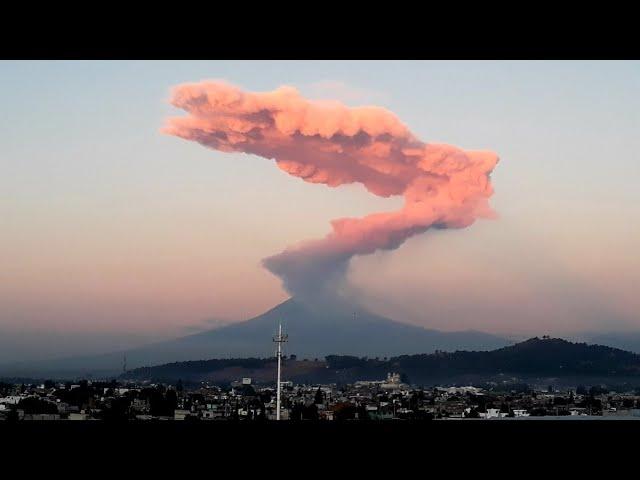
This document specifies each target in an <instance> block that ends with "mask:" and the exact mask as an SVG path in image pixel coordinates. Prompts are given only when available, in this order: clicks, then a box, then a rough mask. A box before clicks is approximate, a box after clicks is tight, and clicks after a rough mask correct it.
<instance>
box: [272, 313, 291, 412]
mask: <svg viewBox="0 0 640 480" xmlns="http://www.w3.org/2000/svg"><path fill="white" fill-rule="evenodd" d="M288 338H289V335H283V334H282V323H279V324H278V335H276V336H275V337H273V341H274V342H276V343H277V344H278V348H277V350H276V356H277V357H278V387H277V396H276V420H280V394H281V390H282V385H281V383H282V382H281V381H280V370H281V363H282V344H283V343H284V342H286V341H287V339H288Z"/></svg>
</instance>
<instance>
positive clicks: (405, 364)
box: [123, 337, 640, 385]
mask: <svg viewBox="0 0 640 480" xmlns="http://www.w3.org/2000/svg"><path fill="white" fill-rule="evenodd" d="M284 372H285V377H286V378H287V379H288V380H292V381H294V382H304V383H333V382H336V383H342V382H352V381H355V380H382V379H383V378H384V377H385V375H386V374H387V373H388V372H398V373H400V374H402V375H403V376H404V377H405V378H407V379H410V381H411V382H413V383H423V384H428V383H438V382H447V383H452V382H455V381H456V380H459V381H462V382H468V381H474V380H475V381H489V380H500V381H505V380H506V381H522V380H530V379H545V381H548V382H553V381H554V380H557V379H568V378H570V379H572V380H573V381H574V382H580V381H588V380H589V379H591V380H592V381H602V380H603V379H605V380H607V381H610V380H614V381H619V382H623V381H624V382H629V381H630V382H632V383H634V384H635V385H640V355H638V354H635V353H631V352H626V351H623V350H619V349H615V348H611V347H605V346H601V345H587V344H586V343H572V342H568V341H566V340H561V339H553V338H537V337H536V338H532V339H530V340H527V341H524V342H521V343H518V344H516V345H512V346H508V347H503V348H499V349H496V350H492V351H485V352H482V351H457V352H437V353H432V354H419V355H400V356H396V357H392V358H389V359H379V358H377V359H375V358H374V359H372V358H359V357H357V356H346V355H330V356H328V357H327V358H326V360H323V361H300V360H293V359H287V360H286V361H285V364H284ZM241 377H251V378H253V379H254V381H257V382H268V383H273V379H274V378H275V360H274V358H263V359H259V358H243V359H216V360H206V361H192V362H178V363H172V364H166V365H160V366H156V367H146V368H140V369H135V370H133V371H131V372H128V373H127V374H126V375H124V376H123V378H129V379H137V380H156V381H166V382H176V381H177V380H178V379H181V380H183V381H191V382H199V381H205V380H206V381H212V382H217V383H227V382H230V381H232V380H238V379H239V378H241Z"/></svg>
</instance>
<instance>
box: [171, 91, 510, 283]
mask: <svg viewBox="0 0 640 480" xmlns="http://www.w3.org/2000/svg"><path fill="white" fill-rule="evenodd" d="M171 103H172V104H173V105H174V106H176V107H178V108H180V109H183V110H184V111H186V112H187V115H186V116H183V117H173V118H170V119H168V121H167V124H166V125H165V127H164V128H163V132H164V133H167V134H170V135H175V136H178V137H181V138H184V139H187V140H192V141H196V142H198V143H200V144H202V145H204V146H206V147H208V148H212V149H215V150H219V151H223V152H244V153H250V154H254V155H258V156H261V157H265V158H267V159H273V160H275V162H276V164H277V166H278V167H279V168H280V169H281V170H283V171H285V172H287V173H289V174H290V175H293V176H296V177H299V178H302V179H303V180H304V181H306V182H311V183H321V184H325V185H328V186H330V187H337V186H340V185H344V184H350V183H360V184H362V185H363V186H364V187H365V188H366V189H367V190H368V191H369V192H371V193H372V194H374V195H377V196H381V197H389V196H392V195H402V196H403V197H404V205H403V207H402V208H401V209H400V210H398V211H395V212H386V213H374V214H371V215H367V216H365V217H363V218H339V219H336V220H333V221H332V222H331V225H332V231H331V232H330V233H329V234H328V235H327V236H326V237H325V238H322V239H318V240H312V241H306V242H302V243H299V244H297V245H294V246H292V247H289V248H287V249H286V250H285V251H283V252H282V253H280V254H278V255H275V256H272V257H269V258H267V259H265V260H264V265H265V266H266V267H267V268H268V269H269V270H270V271H271V272H272V273H274V274H276V275H278V276H279V277H280V278H282V279H283V282H284V286H285V288H287V290H289V292H290V293H292V294H304V292H309V291H314V290H316V289H317V288H320V287H322V286H323V285H325V284H327V282H330V281H332V280H336V279H339V278H341V276H342V274H344V272H345V270H346V268H347V266H348V263H349V260H350V259H351V258H352V257H353V256H354V255H365V254H370V253H373V252H375V251H376V250H390V249H395V248H398V247H399V246H400V245H401V244H402V243H403V242H404V241H405V240H407V239H408V238H409V237H411V236H413V235H416V234H418V233H422V232H425V231H426V230H428V229H429V228H432V227H435V228H464V227H467V226H469V225H471V224H472V223H473V222H474V221H475V220H476V219H477V218H483V217H484V218H492V217H493V216H494V213H493V211H492V209H491V208H490V206H489V204H488V199H489V197H491V195H492V194H493V188H492V185H491V181H490V177H489V176H490V174H491V172H492V170H493V169H494V167H495V166H496V164H497V162H498V157H497V155H496V154H495V153H493V152H488V151H465V150H463V149H460V148H458V147H455V146H451V145H444V144H433V143H425V142H423V141H421V140H419V139H418V138H416V137H415V136H414V135H413V134H412V133H411V132H410V131H409V129H408V128H407V127H406V126H405V125H404V124H403V123H402V122H401V121H400V120H399V119H398V118H397V117H396V115H394V114H393V113H392V112H390V111H388V110H386V109H384V108H381V107H375V106H366V107H355V108H351V107H347V106H345V105H343V104H341V103H339V102H335V101H326V100H323V101H318V100H315V101H313V100H307V99H305V98H303V97H302V96H301V95H300V94H299V93H298V91H297V90H296V89H294V88H292V87H288V86H283V87H280V88H278V89H276V90H274V91H272V92H265V93H254V92H245V91H243V90H241V89H240V88H238V87H235V86H233V85H230V84H228V83H225V82H221V81H206V82H200V83H189V84H182V85H179V86H177V87H175V88H174V89H173V92H172V96H171Z"/></svg>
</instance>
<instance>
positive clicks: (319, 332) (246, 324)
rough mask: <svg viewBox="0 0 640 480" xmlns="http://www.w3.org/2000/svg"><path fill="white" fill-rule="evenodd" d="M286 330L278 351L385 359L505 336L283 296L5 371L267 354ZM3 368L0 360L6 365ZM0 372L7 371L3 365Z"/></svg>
mask: <svg viewBox="0 0 640 480" xmlns="http://www.w3.org/2000/svg"><path fill="white" fill-rule="evenodd" d="M280 321H281V322H282V325H283V329H284V331H285V332H286V333H287V334H288V335H289V343H287V344H285V354H287V355H291V354H295V355H296V356H297V357H298V358H310V359H313V358H323V357H325V356H326V355H355V356H369V357H376V356H379V357H390V356H396V355H403V354H416V353H432V352H434V351H436V350H441V351H456V350H467V351H473V350H493V349H496V348H500V347H504V346H506V345H509V344H511V343H512V342H510V341H508V340H506V339H504V338H500V337H497V336H494V335H491V334H487V333H482V332H477V331H458V332H445V331H439V330H430V329H425V328H422V327H418V326H414V325H409V324H405V323H401V322H397V321H394V320H391V319H389V318H386V317H383V316H380V315H377V314H374V313H371V312H369V311H367V310H366V309H364V308H362V307H360V306H357V305H354V304H350V303H348V302H345V301H343V300H340V299H335V298H331V299H316V300H315V301H308V300H305V301H301V300H300V299H297V298H290V299H289V300H286V301H285V302H283V303H281V304H279V305H277V306H276V307H274V308H272V309H271V310H268V311H267V312H265V313H263V314H261V315H258V316H257V317H254V318H252V319H250V320H246V321H243V322H238V323H235V324H232V325H226V326H223V327H219V328H215V329H212V330H207V331H204V332H200V333H197V334H193V335H189V336H185V337H181V338H177V339H174V340H168V341H164V342H160V343H154V344H150V345H146V346H143V347H139V348H136V349H132V350H128V351H126V352H114V353H109V354H103V355H94V356H84V357H72V358H65V359H59V360H50V361H47V362H38V363H31V364H29V365H26V364H23V365H22V366H20V367H19V366H14V369H13V370H14V371H13V373H12V375H16V376H17V375H25V376H27V375H29V376H32V375H49V376H51V375H60V376H62V375H68V376H80V375H94V376H100V375H111V374H115V373H121V369H122V358H123V355H124V354H125V353H126V356H127V364H128V366H129V367H130V368H136V367H142V366H151V365H158V364H163V363H168V362H177V361H185V360H205V359H213V358H231V357H236V358H239V357H271V356H273V355H274V344H273V342H272V337H273V335H274V334H275V332H276V329H277V326H278V322H280ZM7 367H8V366H7ZM0 373H2V374H5V375H7V374H9V371H8V369H7V368H6V367H5V368H3V369H1V371H0Z"/></svg>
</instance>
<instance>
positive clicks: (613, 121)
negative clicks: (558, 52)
mask: <svg viewBox="0 0 640 480" xmlns="http://www.w3.org/2000/svg"><path fill="white" fill-rule="evenodd" d="M207 80H218V81H220V80H222V81H224V82H226V84H229V85H234V86H235V87H234V88H236V87H237V88H238V89H241V91H243V92H272V91H274V90H276V89H278V88H281V87H282V86H288V87H292V88H295V89H297V91H298V92H299V94H300V96H301V97H302V98H304V99H309V100H324V101H332V102H341V103H342V104H344V105H346V106H347V107H358V106H363V105H366V106H377V107H382V108H384V109H386V110H388V111H389V112H391V113H392V114H393V115H395V116H396V117H397V118H398V119H399V121H400V122H402V124H403V125H404V126H405V127H406V128H407V129H408V130H409V131H410V132H411V133H412V135H413V136H415V138H417V139H419V141H420V142H424V143H425V144H426V145H431V144H447V145H454V146H455V147H457V148H459V149H462V150H464V151H489V152H494V154H495V155H496V158H497V157H499V159H500V161H499V163H498V164H497V166H495V169H493V168H489V169H488V170H489V171H490V170H492V173H491V175H490V179H491V184H492V186H493V194H492V195H490V197H491V198H490V199H489V203H490V205H491V210H493V211H494V212H495V213H496V215H495V216H493V217H494V218H482V217H485V216H486V217H491V216H492V215H477V216H478V217H479V218H478V219H477V221H474V222H472V224H469V225H467V224H466V223H465V222H462V223H463V224H464V225H462V224H461V225H458V227H464V228H437V229H429V230H427V231H424V232H416V233H415V234H413V235H412V236H410V238H407V239H406V241H405V242H404V243H402V244H401V245H398V246H397V248H394V249H390V250H377V251H375V252H373V253H368V252H367V253H368V254H367V255H356V256H354V257H353V258H351V259H350V261H348V263H346V264H345V265H346V270H345V272H344V279H343V280H344V281H341V282H340V294H341V295H342V296H343V297H344V298H346V299H348V300H349V301H352V302H353V303H354V304H360V305H363V306H364V307H366V308H367V309H368V310H370V311H373V312H376V313H378V314H380V315H383V316H386V317H389V318H391V319H394V320H395V321H397V322H403V323H408V324H411V325H415V326H420V327H425V328H428V329H438V330H443V331H459V330H467V329H470V330H477V331H482V332H487V333H491V334H495V335H499V336H502V337H506V338H522V337H526V336H533V335H543V334H551V335H556V336H579V335H584V334H586V333H593V332H596V333H597V332H627V331H633V330H634V329H635V330H637V328H638V326H639V318H638V311H640V308H639V307H640V300H639V299H638V296H637V295H636V294H635V290H636V289H637V287H636V285H637V284H638V280H640V268H639V267H640V260H639V256H638V255H637V252H636V248H637V244H638V241H639V240H640V227H639V226H638V222H637V219H638V217H639V215H638V214H639V213H640V212H639V208H640V207H638V205H639V202H638V200H640V193H639V192H638V188H637V180H638V178H639V177H638V173H639V172H638V168H639V167H638V158H637V157H638V154H637V152H638V151H639V149H640V139H639V138H638V136H637V125H638V124H639V123H638V121H639V120H640V119H639V118H638V116H639V113H638V112H639V111H640V104H639V103H640V100H639V99H638V96H637V86H638V82H639V80H640V64H639V63H638V62H562V63H559V62H506V61H501V62H400V61H394V62H319V61H313V62H311V61H309V62H291V61H289V62H258V61H253V62H238V61H235V62H223V61H215V62H213V61H211V62H166V61H163V62H150V61H147V62H3V63H2V64H0V84H1V86H2V89H1V90H0V91H1V92H2V93H0V95H1V96H2V103H3V107H4V114H3V116H2V117H1V118H0V145H2V155H1V158H0V163H1V165H2V172H3V174H2V175H1V176H0V192H2V201H1V202H0V231H1V232H2V234H1V235H0V263H1V264H2V268H1V269H0V362H3V363H6V362H12V361H22V360H32V359H44V358H48V357H63V356H71V355H75V354H96V353H102V352H111V351H118V350H122V349H128V348H132V347H134V346H137V345H143V344H145V343H150V342H154V341H158V340H163V339H169V338H176V337H181V336H185V335H188V334H191V333H194V332H199V331H205V330H209V329H212V328H214V327H219V326H221V325H228V324H234V323H238V322H240V321H242V320H246V319H248V318H251V317H254V316H256V315H259V314H261V313H263V312H264V311H266V310H269V309H271V308H272V307H274V306H275V305H277V304H279V303H281V302H283V301H285V300H286V299H287V298H289V296H290V292H291V289H290V288H289V290H287V288H285V287H286V285H283V283H282V282H281V277H282V275H281V276H280V277H279V276H278V275H280V273H281V270H279V269H278V268H270V269H266V268H265V267H264V266H263V264H262V261H263V259H265V258H271V257H273V256H274V255H277V254H279V253H280V252H283V251H284V250H285V249H286V248H287V247H289V246H291V245H296V244H298V242H300V241H305V240H314V239H321V238H324V237H325V236H326V235H327V234H328V233H329V232H330V231H331V223H330V222H331V221H332V220H334V219H336V218H344V217H350V218H351V217H358V218H360V217H366V216H367V215H370V214H374V213H378V212H395V211H399V210H401V209H402V206H403V202H404V199H403V196H402V193H403V191H401V190H398V191H395V190H393V191H389V192H387V191H384V192H381V191H378V193H384V194H385V195H387V194H388V195H390V197H389V198H384V196H380V195H379V194H378V193H375V192H374V194H372V193H371V191H367V189H366V188H365V186H363V184H362V183H358V182H356V183H347V184H342V185H340V186H339V187H337V188H331V187H328V186H327V185H324V184H323V183H318V184H312V183H309V182H305V181H302V180H301V179H299V178H294V177H292V176H291V175H289V174H288V173H287V172H286V171H284V169H280V168H276V166H275V165H274V163H275V162H273V161H272V160H268V159H265V158H258V156H257V155H254V153H255V152H250V153H248V154H247V153H241V152H238V151H234V152H229V151H219V150H215V149H208V148H203V147H202V146H201V145H198V144H197V143H196V142H191V141H185V140H184V139H183V138H178V137H179V136H182V135H177V136H176V134H175V132H174V133H171V132H166V130H165V131H164V133H163V128H164V129H166V125H167V122H168V119H170V118H176V117H184V116H185V112H184V111H183V110H182V109H181V108H177V107H176V106H173V105H172V104H171V103H170V100H171V98H172V96H171V95H172V93H171V92H172V88H175V87H176V86H179V85H183V84H194V83H197V82H201V81H207ZM332 104H333V103H332ZM166 133H170V134H169V135H167V134H166ZM483 158H484V157H483ZM492 165H493V163H492ZM294 170H295V169H294ZM291 171H292V170H291V169H289V173H291ZM365 183H366V182H365ZM374 189H375V187H374ZM476 213H477V212H476V210H474V215H475V214H476ZM485 213H486V212H485ZM465 218H466V217H465ZM474 220H475V218H474ZM394 247H395V245H394ZM267 266H268V265H267ZM269 270H272V271H277V272H278V275H274V274H272V273H271V272H270V271H269ZM285 277H286V276H285ZM312 292H313V291H312ZM284 320H285V321H286V319H284ZM268 340H269V339H268V338H267V341H268ZM416 353H419V352H416Z"/></svg>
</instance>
